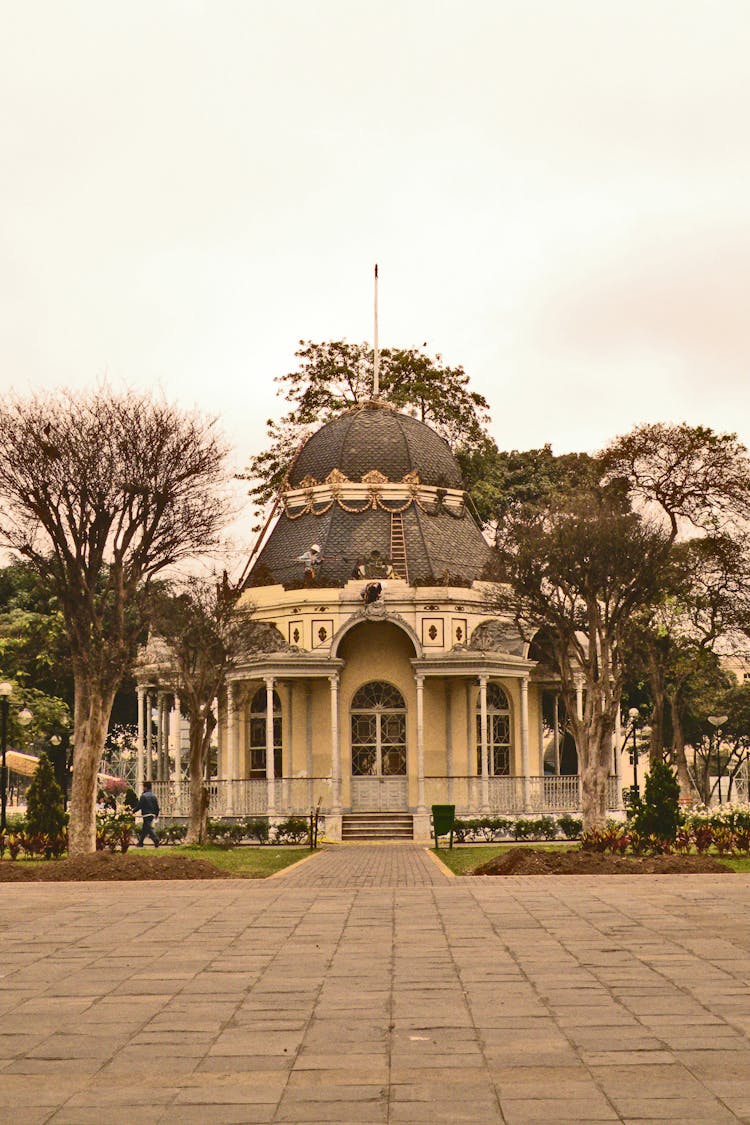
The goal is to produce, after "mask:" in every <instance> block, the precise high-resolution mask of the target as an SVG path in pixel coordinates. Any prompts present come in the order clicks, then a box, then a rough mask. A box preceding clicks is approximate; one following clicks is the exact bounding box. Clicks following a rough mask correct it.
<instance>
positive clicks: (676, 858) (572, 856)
mask: <svg viewBox="0 0 750 1125" xmlns="http://www.w3.org/2000/svg"><path fill="white" fill-rule="evenodd" d="M709 873H710V874H712V875H731V874H732V872H731V871H730V870H729V868H728V867H725V866H724V865H723V864H722V863H719V861H718V860H716V859H714V858H713V857H712V856H708V855H647V856H619V855H601V854H600V853H599V852H584V851H567V852H553V851H545V850H543V849H541V848H518V849H517V850H514V851H510V852H505V853H504V854H503V855H499V856H495V858H494V859H491V860H489V862H488V863H485V864H483V865H482V866H481V867H478V868H477V869H476V871H473V872H472V874H473V875H700V874H709Z"/></svg>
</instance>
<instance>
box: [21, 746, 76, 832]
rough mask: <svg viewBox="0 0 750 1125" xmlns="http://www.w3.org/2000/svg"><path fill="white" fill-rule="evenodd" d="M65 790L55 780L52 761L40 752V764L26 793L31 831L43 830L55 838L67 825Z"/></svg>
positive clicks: (27, 814) (27, 820) (28, 823)
mask: <svg viewBox="0 0 750 1125" xmlns="http://www.w3.org/2000/svg"><path fill="white" fill-rule="evenodd" d="M63 804H64V802H63V791H62V789H61V788H60V786H59V785H58V784H57V782H56V781H55V772H54V770H53V768H52V763H51V762H50V760H49V758H48V757H47V755H46V754H40V756H39V765H38V766H37V767H36V770H35V772H34V777H33V778H32V781H31V785H30V786H29V789H28V792H27V794H26V826H27V828H28V830H29V831H30V832H41V833H44V834H45V835H47V836H49V837H50V838H51V839H54V837H55V836H59V835H60V833H61V832H62V830H63V828H64V827H65V820H66V817H65V810H64V807H63Z"/></svg>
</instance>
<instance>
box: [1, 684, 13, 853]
mask: <svg viewBox="0 0 750 1125" xmlns="http://www.w3.org/2000/svg"><path fill="white" fill-rule="evenodd" d="M12 691H13V685H12V684H9V683H8V682H7V681H4V682H3V683H1V684H0V746H2V766H0V832H4V831H5V804H6V801H7V799H8V767H7V766H6V764H5V751H6V749H7V746H8V711H9V709H10V693H11V692H12Z"/></svg>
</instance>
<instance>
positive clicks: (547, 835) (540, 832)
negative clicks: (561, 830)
mask: <svg viewBox="0 0 750 1125" xmlns="http://www.w3.org/2000/svg"><path fill="white" fill-rule="evenodd" d="M530 824H531V832H532V835H533V836H534V838H535V839H537V840H554V839H555V837H556V836H557V821H556V820H554V818H553V817H551V816H540V817H539V819H538V820H532V821H530Z"/></svg>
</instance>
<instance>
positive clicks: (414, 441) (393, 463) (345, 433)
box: [289, 404, 462, 488]
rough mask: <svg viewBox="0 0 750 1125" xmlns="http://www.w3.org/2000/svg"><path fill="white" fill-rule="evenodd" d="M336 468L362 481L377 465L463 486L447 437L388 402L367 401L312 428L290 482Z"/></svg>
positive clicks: (392, 475)
mask: <svg viewBox="0 0 750 1125" xmlns="http://www.w3.org/2000/svg"><path fill="white" fill-rule="evenodd" d="M332 469H339V470H340V471H341V472H342V473H344V475H345V476H347V477H348V478H349V480H354V481H359V480H361V479H362V477H363V476H364V475H365V473H367V472H370V470H371V469H377V470H378V471H379V472H381V473H383V475H384V476H386V477H387V478H388V480H389V481H401V480H403V479H404V477H405V476H406V474H407V473H412V472H417V473H419V477H420V480H421V481H422V483H423V484H431V485H436V486H437V487H439V488H461V487H462V481H461V471H460V469H459V467H458V465H457V463H456V459H455V457H454V456H453V454H452V453H451V451H450V448H449V446H448V443H447V442H446V441H445V440H444V439H443V438H441V437H440V435H439V434H436V433H435V431H434V430H432V429H430V427H429V426H427V425H425V423H424V422H419V421H417V419H416V418H410V417H409V415H408V414H399V413H398V412H397V411H395V410H393V409H391V408H389V407H387V406H380V405H373V404H366V405H363V406H360V407H357V408H355V409H353V410H350V411H347V413H346V414H341V415H339V416H338V417H337V418H333V419H332V420H331V421H330V422H327V423H326V424H325V425H324V426H322V427H321V428H320V429H319V430H316V432H315V433H314V434H312V435H311V436H310V437H309V438H308V439H307V441H306V442H305V444H304V445H303V447H302V449H301V450H300V452H299V454H298V456H297V460H296V461H295V463H294V465H293V466H292V468H291V471H290V473H289V487H290V488H296V487H297V486H298V485H299V483H300V481H301V480H303V479H304V478H305V477H314V478H315V480H317V481H321V482H322V481H324V480H325V479H326V477H327V476H328V474H329V473H330V472H331V470H332Z"/></svg>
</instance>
